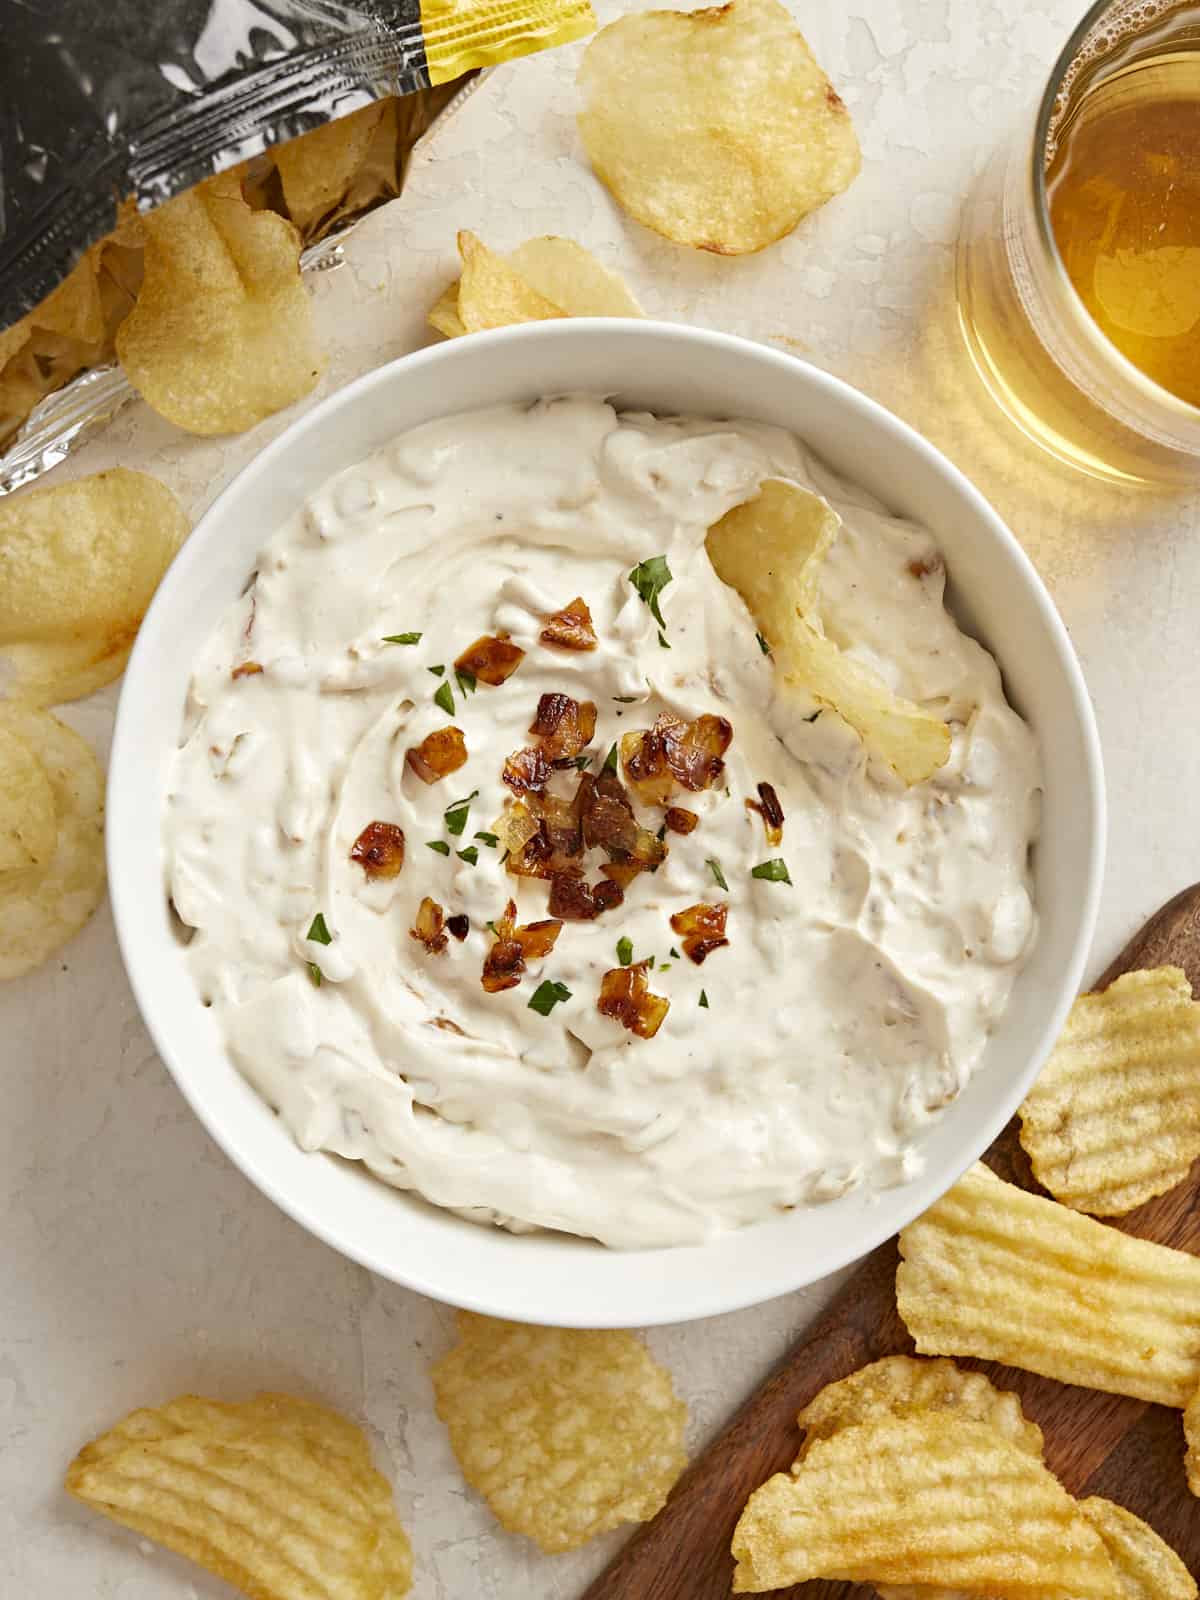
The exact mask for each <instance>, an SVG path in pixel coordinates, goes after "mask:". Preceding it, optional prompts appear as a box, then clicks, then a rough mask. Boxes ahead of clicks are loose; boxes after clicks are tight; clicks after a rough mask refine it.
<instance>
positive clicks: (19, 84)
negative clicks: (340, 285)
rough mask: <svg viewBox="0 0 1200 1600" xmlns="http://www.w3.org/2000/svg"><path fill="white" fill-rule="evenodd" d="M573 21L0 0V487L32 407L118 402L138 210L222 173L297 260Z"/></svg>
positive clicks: (485, 2)
mask: <svg viewBox="0 0 1200 1600" xmlns="http://www.w3.org/2000/svg"><path fill="white" fill-rule="evenodd" d="M593 26H594V22H593V18H592V14H591V9H590V6H589V4H588V0H461V3H457V4H456V3H448V4H447V3H438V0H426V3H425V4H423V5H422V4H419V3H418V0H357V3H355V4H350V3H344V0H36V3H33V4H31V3H29V0H0V492H3V491H4V490H5V489H7V488H13V487H16V486H17V484H18V483H20V482H24V481H27V479H28V477H29V476H30V475H32V473H31V472H24V473H22V472H16V473H15V474H14V472H13V471H11V470H10V471H7V472H6V470H5V468H6V465H8V462H7V458H6V457H5V452H6V450H7V449H8V447H9V446H10V445H11V444H12V442H13V440H14V438H15V437H16V436H17V435H18V431H19V430H22V425H23V424H25V423H26V419H27V418H29V414H30V412H31V411H33V410H34V408H35V407H37V408H38V410H39V412H40V411H42V410H43V409H44V406H43V405H42V404H41V403H42V402H44V401H45V398H46V397H47V396H49V395H55V399H56V401H58V402H59V405H58V407H57V410H58V412H59V413H60V414H61V416H60V426H61V417H62V416H65V417H67V420H68V425H70V426H73V425H74V422H75V421H77V420H78V417H77V416H76V414H78V416H79V417H86V415H87V414H88V413H89V412H93V411H95V410H96V409H97V407H102V406H103V404H104V401H105V396H106V388H107V389H115V388H118V387H120V374H119V373H113V372H112V371H111V370H110V369H109V364H110V363H111V361H112V357H113V349H114V337H115V333H116V330H117V328H118V327H119V325H120V323H121V321H122V320H123V318H124V316H125V315H126V313H127V312H128V311H129V310H130V309H131V308H132V307H133V305H134V304H135V302H136V299H137V293H138V288H139V285H140V281H141V241H140V238H139V231H138V227H137V219H138V216H139V214H141V213H145V212H148V211H151V210H152V209H153V208H155V207H156V206H158V205H160V204H162V202H164V201H166V200H168V199H170V198H172V197H173V196H175V195H178V194H180V193H182V192H183V191H185V190H187V189H190V188H191V187H192V186H193V185H195V184H197V183H199V182H200V181H201V180H203V179H206V178H210V177H212V176H213V175H215V174H217V173H222V172H227V171H229V169H231V168H237V169H238V171H239V176H240V177H241V181H242V190H243V193H244V195H245V198H246V200H247V201H248V203H249V204H251V205H252V206H254V207H256V208H259V209H266V210H272V211H276V212H278V213H279V214H280V215H281V216H283V217H285V218H286V219H287V220H288V221H290V222H291V223H293V224H294V225H295V226H296V228H297V230H298V232H299V234H300V238H301V242H302V243H303V244H304V245H305V246H307V247H311V246H313V245H314V244H316V243H319V241H321V240H322V239H324V238H326V237H327V236H328V235H329V234H330V233H331V232H332V231H336V230H337V229H339V228H341V227H344V226H345V225H346V223H347V222H348V221H350V220H353V218H354V217H356V216H358V215H361V214H362V213H363V212H364V211H366V210H369V209H371V208H372V207H373V206H374V205H376V204H379V203H381V202H382V201H383V200H386V199H390V198H392V197H393V196H394V195H395V194H397V193H398V192H399V189H400V184H401V182H402V180H403V175H404V170H405V166H406V163H407V158H408V154H409V152H410V151H411V149H412V146H413V144H414V143H415V141H416V139H417V138H418V137H419V136H420V134H421V133H422V132H423V131H424V130H425V128H426V127H428V126H429V124H430V123H431V122H432V121H433V119H434V117H435V116H436V115H437V113H438V112H439V111H440V110H441V108H442V107H443V106H444V105H445V104H446V103H447V101H448V100H449V99H450V98H452V96H453V95H454V93H455V92H456V88H457V81H458V80H461V79H462V78H463V77H464V75H466V74H470V73H472V72H473V71H475V70H477V69H479V68H481V67H486V66H490V65H493V64H495V63H497V62H500V61H505V60H509V59H511V58H513V57H516V56H519V55H524V54H527V53H530V52H532V51H535V50H541V49H545V48H547V47H548V46H552V45H556V44H561V43H564V42H566V41H567V40H570V39H574V38H578V37H579V36H580V35H582V34H584V33H587V32H589V31H590V30H591V28H592V27H593ZM305 136H307V137H305ZM322 141H323V142H324V144H323V146H322V143H321V142H322ZM81 377H86V378H88V379H91V380H93V382H92V383H91V385H90V386H89V387H88V388H87V390H86V392H85V389H84V387H83V386H82V385H80V384H77V382H76V380H79V379H80V378H81ZM67 385H70V386H71V388H72V392H73V394H74V391H75V390H76V389H77V388H78V394H77V396H76V397H75V398H72V399H69V398H68V396H65V395H58V394H57V393H56V391H59V390H62V389H63V388H64V387H65V386H67ZM35 420H36V419H35ZM29 431H30V430H29V427H28V426H26V427H25V428H24V429H23V432H22V436H24V435H27V434H28V433H29ZM56 459H57V458H56Z"/></svg>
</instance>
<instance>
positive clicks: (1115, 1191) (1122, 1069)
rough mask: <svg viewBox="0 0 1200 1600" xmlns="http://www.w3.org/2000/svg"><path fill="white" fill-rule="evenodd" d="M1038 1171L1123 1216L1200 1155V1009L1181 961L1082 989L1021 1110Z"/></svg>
mask: <svg viewBox="0 0 1200 1600" xmlns="http://www.w3.org/2000/svg"><path fill="white" fill-rule="evenodd" d="M1021 1143H1022V1144H1023V1145H1024V1147H1025V1149H1026V1151H1027V1152H1028V1154H1029V1159H1030V1161H1031V1163H1032V1165H1033V1175H1034V1177H1035V1178H1036V1179H1037V1181H1038V1182H1039V1183H1040V1184H1041V1185H1042V1187H1043V1188H1044V1189H1048V1190H1049V1191H1050V1193H1051V1194H1052V1195H1053V1196H1054V1198H1055V1199H1056V1200H1060V1201H1061V1202H1062V1203H1063V1205H1066V1206H1071V1207H1073V1208H1074V1209H1075V1210H1076V1211H1087V1212H1090V1213H1091V1215H1092V1216H1095V1217H1115V1216H1123V1215H1124V1214H1125V1212H1127V1211H1132V1210H1133V1208H1134V1207H1135V1206H1140V1205H1142V1204H1144V1203H1145V1202H1146V1201H1147V1200H1152V1199H1153V1198H1154V1196H1155V1195H1159V1194H1166V1192H1167V1191H1168V1189H1173V1188H1174V1187H1175V1185H1176V1184H1178V1183H1182V1182H1183V1180H1184V1178H1186V1177H1187V1175H1188V1171H1189V1170H1190V1168H1191V1165H1192V1162H1193V1161H1195V1159H1196V1157H1197V1156H1200V1005H1198V1004H1197V1003H1196V1002H1195V1001H1194V1000H1193V999H1192V986H1191V984H1190V983H1189V982H1188V979H1187V974H1186V973H1184V972H1182V971H1181V970H1180V968H1178V967H1156V968H1154V969H1153V970H1152V971H1149V972H1127V973H1125V975H1124V976H1123V977H1120V978H1118V979H1117V980H1116V982H1115V983H1113V984H1110V985H1109V987H1108V988H1107V989H1105V990H1104V991H1103V993H1101V994H1084V995H1080V997H1079V999H1078V1000H1076V1002H1075V1004H1074V1005H1073V1006H1072V1007H1071V1014H1070V1016H1069V1017H1068V1018H1067V1022H1066V1026H1065V1027H1064V1028H1063V1031H1062V1033H1061V1034H1060V1035H1059V1038H1058V1042H1057V1043H1056V1044H1055V1046H1054V1050H1053V1052H1052V1054H1051V1056H1050V1059H1049V1061H1047V1063H1046V1065H1045V1066H1044V1067H1043V1068H1042V1072H1041V1076H1040V1077H1039V1078H1038V1080H1037V1082H1036V1083H1035V1084H1034V1086H1033V1088H1032V1089H1031V1090H1030V1091H1029V1094H1028V1095H1027V1096H1026V1098H1025V1103H1024V1104H1023V1105H1022V1107H1021Z"/></svg>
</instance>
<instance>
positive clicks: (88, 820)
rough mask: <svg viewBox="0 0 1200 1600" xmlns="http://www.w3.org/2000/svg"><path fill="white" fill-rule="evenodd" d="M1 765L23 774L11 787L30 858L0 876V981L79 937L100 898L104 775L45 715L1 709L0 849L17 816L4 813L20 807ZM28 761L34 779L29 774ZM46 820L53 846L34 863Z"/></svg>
mask: <svg viewBox="0 0 1200 1600" xmlns="http://www.w3.org/2000/svg"><path fill="white" fill-rule="evenodd" d="M6 753H7V754H6ZM6 760H13V761H14V762H15V763H16V765H17V767H18V768H19V770H20V771H23V772H25V773H26V776H25V778H23V779H22V778H18V780H17V783H18V784H19V785H20V788H21V791H22V793H23V795H24V803H25V804H26V805H27V806H28V807H29V809H28V810H27V811H26V812H25V813H24V817H25V825H26V829H27V832H26V839H25V848H26V852H27V854H28V856H29V857H30V859H29V860H28V861H27V863H26V864H25V866H24V867H18V868H17V870H14V871H0V979H4V978H19V977H20V976H21V975H22V974H23V973H26V972H31V971H32V970H33V968H34V967H39V966H41V964H42V962H43V961H45V960H46V959H47V957H48V956H51V955H53V954H54V952H55V951H56V950H57V949H58V948H59V947H60V945H64V944H66V942H67V940H68V939H70V938H71V937H72V935H73V934H76V933H78V932H79V930H80V928H82V927H83V925H84V923H85V922H86V921H87V920H88V918H89V917H90V916H91V914H92V912H93V911H95V909H96V907H97V906H98V905H99V904H100V901H101V899H102V897H103V895H104V778H103V774H102V773H101V771H100V765H99V762H97V760H96V757H95V755H94V754H93V753H92V749H91V746H90V745H88V744H87V743H86V742H85V741H84V740H83V739H81V738H80V737H79V735H78V734H77V733H75V732H74V731H73V730H72V729H70V728H68V727H65V726H64V724H63V723H61V722H59V721H58V719H57V718H56V717H52V716H49V715H48V714H47V713H46V712H44V711H24V710H20V709H18V708H15V707H5V708H3V709H2V710H0V847H2V846H3V842H4V837H5V832H6V829H7V828H8V827H9V826H10V825H13V824H14V822H15V821H16V820H17V817H18V815H19V813H16V812H14V811H13V810H12V809H10V808H11V807H12V806H13V805H14V803H15V804H16V805H20V804H21V794H18V793H17V792H15V786H14V789H13V790H9V789H8V785H7V783H6V776H7V772H6V768H5V765H4V764H5V762H6ZM30 761H32V762H33V763H35V764H36V766H37V768H38V769H39V770H40V774H41V776H40V778H39V777H37V776H36V775H35V776H34V777H33V778H32V779H31V778H30V777H29V776H28V772H29V763H30ZM9 770H11V769H9ZM45 788H48V789H49V791H50V798H51V805H52V810H51V812H50V814H49V819H48V817H47V814H46V810H45V807H46V795H45ZM50 819H52V827H53V836H52V848H51V849H50V850H49V851H48V852H46V854H45V856H44V858H43V859H40V860H35V859H33V857H34V852H35V851H36V852H37V854H38V855H39V856H41V854H42V851H43V848H44V842H45V840H46V838H47V836H48V835H47V828H46V823H47V820H50ZM10 854H11V846H10Z"/></svg>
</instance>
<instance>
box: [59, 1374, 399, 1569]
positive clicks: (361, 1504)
mask: <svg viewBox="0 0 1200 1600" xmlns="http://www.w3.org/2000/svg"><path fill="white" fill-rule="evenodd" d="M66 1487H67V1490H68V1492H69V1493H70V1494H72V1495H74V1496H75V1498H76V1499H77V1500H81V1501H82V1502H83V1503H84V1505H86V1506H90V1507H91V1508H92V1509H93V1510H95V1511H100V1512H103V1514H104V1515H105V1516H106V1517H109V1518H111V1520H112V1521H114V1522H119V1523H121V1524H122V1525H123V1526H124V1527H127V1528H131V1529H132V1530H133V1531H134V1532H135V1533H137V1534H140V1535H141V1536H142V1537H144V1538H147V1539H153V1540H154V1541H155V1542H156V1543H158V1544H161V1545H165V1546H166V1548H167V1549H168V1550H174V1551H176V1552H177V1553H178V1554H179V1555H182V1556H186V1557H187V1558H188V1559H189V1560H191V1561H194V1562H195V1563H196V1564H197V1566H200V1567H203V1568H204V1569H205V1570H206V1571H207V1572H211V1573H212V1574H213V1575H214V1576H215V1577H218V1578H222V1579H224V1580H225V1582H227V1583H229V1584H231V1585H232V1586H233V1587H234V1588H235V1589H239V1590H241V1592H242V1593H243V1594H245V1595H247V1596H249V1597H251V1600H318V1597H322V1600H324V1597H326V1596H328V1597H329V1600H333V1597H334V1596H336V1597H337V1600H385V1597H386V1600H393V1597H395V1600H399V1596H401V1595H403V1594H405V1593H407V1591H408V1589H409V1587H410V1585H411V1583H412V1551H411V1549H410V1547H409V1543H408V1539H407V1537H406V1535H405V1532H404V1529H403V1528H402V1527H401V1526H400V1522H399V1520H398V1519H397V1517H396V1512H395V1508H394V1506H393V1504H392V1491H391V1486H390V1484H389V1483H388V1482H387V1479H386V1478H384V1477H383V1476H382V1475H381V1474H380V1473H378V1472H377V1471H376V1470H375V1468H374V1466H373V1465H372V1463H371V1452H370V1446H369V1445H368V1443H367V1440H366V1438H365V1436H364V1435H363V1433H362V1432H361V1430H360V1429H358V1428H356V1427H355V1426H354V1425H353V1424H352V1423H350V1422H348V1421H347V1420H346V1419H345V1418H344V1417H342V1416H339V1415H338V1413H337V1412H335V1411H329V1410H326V1408H325V1407H324V1406H319V1405H314V1404H313V1403H312V1402H311V1401H306V1400H297V1399H294V1398H293V1397H292V1396H291V1395H286V1394H260V1395H258V1396H256V1397H255V1399H253V1400H249V1401H245V1402H244V1403H242V1404H238V1405H227V1404H223V1403H221V1402H219V1401H215V1400H202V1399H199V1398H197V1397H196V1396H194V1395H185V1396H183V1397H182V1398H181V1399H179V1400H173V1401H172V1402H171V1403H170V1404H169V1405H165V1406H160V1407H158V1408H157V1409H155V1410H147V1411H134V1412H132V1413H131V1414H130V1415H129V1416H128V1417H126V1418H125V1420H124V1421H123V1422H120V1423H118V1424H117V1426H116V1427H114V1428H111V1429H110V1430H109V1431H108V1432H107V1433H105V1434H102V1435H101V1436H100V1438H98V1439H96V1440H94V1441H93V1442H92V1443H91V1444H89V1445H86V1446H85V1447H84V1448H83V1449H82V1450H81V1451H80V1452H79V1454H78V1455H77V1456H76V1457H75V1460H74V1461H73V1462H72V1463H71V1465H70V1467H69V1468H68V1469H67V1476H66Z"/></svg>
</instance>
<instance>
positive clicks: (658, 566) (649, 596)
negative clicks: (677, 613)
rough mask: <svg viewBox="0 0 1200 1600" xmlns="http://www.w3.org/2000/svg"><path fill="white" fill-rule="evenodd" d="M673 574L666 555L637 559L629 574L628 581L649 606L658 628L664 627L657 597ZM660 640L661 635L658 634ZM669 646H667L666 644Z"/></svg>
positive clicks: (664, 623)
mask: <svg viewBox="0 0 1200 1600" xmlns="http://www.w3.org/2000/svg"><path fill="white" fill-rule="evenodd" d="M673 577H674V574H673V573H672V571H671V569H670V567H669V566H668V565H667V558H666V556H651V557H650V559H649V561H639V562H638V564H637V566H636V567H634V569H633V571H632V572H631V573H630V574H629V581H630V583H631V584H632V585H633V587H634V588H635V589H636V590H637V592H638V594H639V595H641V597H642V601H643V603H644V604H645V605H647V606H649V608H650V615H651V616H652V617H653V618H654V620H655V622H657V623H658V625H659V627H660V628H665V627H666V625H667V624H666V622H665V621H664V619H663V614H662V611H661V609H660V607H659V604H658V597H659V595H660V594H661V593H662V592H663V590H664V589H665V588H666V587H667V585H668V584H669V583H670V582H671V581H672V578H673ZM659 638H660V640H661V638H662V635H661V634H660V635H659ZM668 648H669V646H668Z"/></svg>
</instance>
